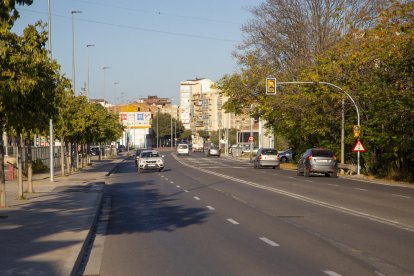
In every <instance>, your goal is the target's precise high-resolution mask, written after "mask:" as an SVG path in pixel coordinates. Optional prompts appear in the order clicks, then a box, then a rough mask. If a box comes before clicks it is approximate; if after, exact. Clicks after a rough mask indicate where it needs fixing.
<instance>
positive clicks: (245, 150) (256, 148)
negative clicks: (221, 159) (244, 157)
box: [242, 145, 259, 154]
mask: <svg viewBox="0 0 414 276" xmlns="http://www.w3.org/2000/svg"><path fill="white" fill-rule="evenodd" d="M258 151H259V147H257V146H253V151H252V153H253V154H257V152H258ZM242 153H250V145H245V146H244V148H243V149H242Z"/></svg>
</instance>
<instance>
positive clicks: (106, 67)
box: [102, 66, 109, 104]
mask: <svg viewBox="0 0 414 276" xmlns="http://www.w3.org/2000/svg"><path fill="white" fill-rule="evenodd" d="M107 69H109V66H104V67H102V70H103V71H104V95H103V100H104V104H105V98H106V74H105V71H106V70H107Z"/></svg>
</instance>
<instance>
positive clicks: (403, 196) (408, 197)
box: [392, 194, 411, 199]
mask: <svg viewBox="0 0 414 276" xmlns="http://www.w3.org/2000/svg"><path fill="white" fill-rule="evenodd" d="M392 195H393V196H398V197H402V198H407V199H410V198H411V197H410V196H405V195H398V194H392Z"/></svg>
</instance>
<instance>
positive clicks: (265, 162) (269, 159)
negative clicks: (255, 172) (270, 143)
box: [253, 148, 280, 169]
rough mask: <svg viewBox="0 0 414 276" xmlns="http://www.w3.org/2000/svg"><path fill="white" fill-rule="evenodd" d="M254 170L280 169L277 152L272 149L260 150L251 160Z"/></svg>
mask: <svg viewBox="0 0 414 276" xmlns="http://www.w3.org/2000/svg"><path fill="white" fill-rule="evenodd" d="M253 166H254V168H255V169H259V168H262V167H271V168H273V169H276V168H280V156H279V154H278V153H277V150H275V149H272V148H260V149H259V150H258V151H257V155H256V157H255V158H254V160H253Z"/></svg>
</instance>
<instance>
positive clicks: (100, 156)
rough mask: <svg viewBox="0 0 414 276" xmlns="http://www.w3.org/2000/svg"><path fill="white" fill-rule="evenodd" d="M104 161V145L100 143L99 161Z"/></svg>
mask: <svg viewBox="0 0 414 276" xmlns="http://www.w3.org/2000/svg"><path fill="white" fill-rule="evenodd" d="M101 160H102V144H101V143H99V161H101Z"/></svg>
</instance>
